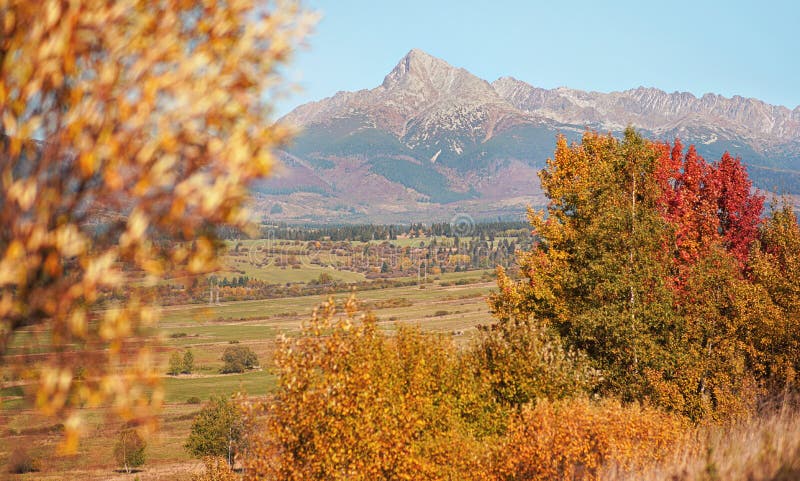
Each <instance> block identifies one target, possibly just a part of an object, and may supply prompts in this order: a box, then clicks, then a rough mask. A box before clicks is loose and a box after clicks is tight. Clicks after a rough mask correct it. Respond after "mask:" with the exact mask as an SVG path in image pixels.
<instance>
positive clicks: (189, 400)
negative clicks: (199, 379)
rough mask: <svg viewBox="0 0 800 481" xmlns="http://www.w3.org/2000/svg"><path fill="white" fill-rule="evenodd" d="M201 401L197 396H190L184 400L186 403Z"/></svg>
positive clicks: (198, 402)
mask: <svg viewBox="0 0 800 481" xmlns="http://www.w3.org/2000/svg"><path fill="white" fill-rule="evenodd" d="M201 402H202V401H201V400H200V398H199V397H197V396H192V397H190V398H189V399H187V400H186V404H200V403H201Z"/></svg>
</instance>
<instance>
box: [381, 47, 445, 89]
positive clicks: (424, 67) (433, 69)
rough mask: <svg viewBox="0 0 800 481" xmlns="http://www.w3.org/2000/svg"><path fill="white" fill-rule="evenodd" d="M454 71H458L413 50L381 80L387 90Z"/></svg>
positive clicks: (428, 55) (442, 61)
mask: <svg viewBox="0 0 800 481" xmlns="http://www.w3.org/2000/svg"><path fill="white" fill-rule="evenodd" d="M456 70H458V69H456V68H455V67H453V66H452V65H450V64H449V63H447V62H445V61H444V60H442V59H439V58H436V57H434V56H433V55H430V54H429V53H427V52H424V51H422V50H419V49H416V48H415V49H412V50H411V51H409V52H408V53H407V54H406V55H405V56H404V57H403V58H402V59H400V62H398V63H397V65H396V66H395V67H394V69H392V71H391V72H389V75H387V76H386V78H384V80H383V86H384V87H385V88H387V89H391V88H393V87H398V86H405V85H407V84H408V83H410V81H412V79H417V80H431V79H434V78H435V77H441V76H447V75H451V74H452V73H453V71H456ZM411 83H413V81H412V82H411Z"/></svg>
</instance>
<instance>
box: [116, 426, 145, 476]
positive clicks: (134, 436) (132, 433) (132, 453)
mask: <svg viewBox="0 0 800 481" xmlns="http://www.w3.org/2000/svg"><path fill="white" fill-rule="evenodd" d="M145 448H147V443H146V442H145V441H144V439H143V438H142V436H141V435H140V434H139V432H138V431H137V430H135V429H123V430H122V431H120V433H119V437H118V438H117V443H116V444H115V445H114V459H115V460H116V461H117V465H119V466H122V467H123V468H124V469H125V472H126V473H130V472H131V469H132V468H138V467H139V466H142V465H143V464H144V461H145Z"/></svg>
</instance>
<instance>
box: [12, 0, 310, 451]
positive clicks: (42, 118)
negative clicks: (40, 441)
mask: <svg viewBox="0 0 800 481" xmlns="http://www.w3.org/2000/svg"><path fill="white" fill-rule="evenodd" d="M312 23H313V18H312V16H310V15H308V14H306V13H304V11H303V10H302V9H301V7H300V6H299V4H298V2H295V1H288V0H287V1H283V2H277V3H273V2H255V1H253V0H230V1H225V2H221V1H215V0H207V1H203V2H195V1H186V0H164V1H161V2H150V1H147V0H122V1H112V0H77V1H70V2H66V1H60V0H46V1H36V2H31V1H30V0H0V29H2V32H1V34H0V119H1V120H2V121H1V122H0V134H1V135H0V226H2V228H1V229H0V359H2V361H0V362H2V367H3V368H4V370H5V371H7V372H9V373H11V374H9V375H13V376H14V377H15V378H17V379H19V378H20V377H24V378H27V379H32V380H35V383H36V384H35V385H36V395H35V398H36V406H37V407H38V408H39V409H40V410H41V411H42V412H44V413H48V414H57V415H60V416H65V417H66V422H65V425H66V433H67V437H66V443H65V444H64V447H65V448H66V449H67V450H68V451H69V450H74V448H75V447H76V440H77V437H76V435H77V433H78V431H79V427H80V418H79V417H78V416H77V415H76V411H75V410H73V408H74V407H78V406H97V405H100V404H103V403H110V404H111V405H112V406H113V407H114V408H115V411H116V412H117V413H118V414H120V415H122V416H123V417H124V418H128V419H130V418H139V419H141V420H143V419H146V418H147V417H148V414H150V413H151V412H152V409H151V408H152V407H153V406H156V405H158V404H159V402H160V399H161V395H160V393H159V390H158V389H157V384H158V383H157V379H158V370H157V366H156V362H155V360H154V353H153V352H152V350H151V349H149V348H148V347H147V343H146V342H145V341H146V339H147V337H148V334H149V332H151V331H149V329H150V328H151V327H152V326H153V325H154V323H155V322H156V320H157V319H158V311H157V309H156V308H155V306H154V302H155V299H153V298H152V295H151V294H150V291H149V288H150V287H152V286H154V285H156V284H157V283H158V282H159V281H160V280H162V279H164V278H165V276H166V275H167V274H169V275H170V276H173V277H190V276H193V275H198V274H202V273H205V272H209V271H210V270H211V269H213V268H214V259H215V234H214V233H215V227H216V226H220V225H225V226H233V227H240V228H241V227H244V226H245V225H246V224H247V221H248V219H249V214H248V213H247V211H246V209H245V206H244V203H245V200H246V197H247V192H248V185H249V184H250V183H251V182H252V181H253V180H254V179H257V178H259V177H262V176H264V175H266V174H267V173H268V172H269V170H270V166H271V165H272V162H273V155H272V149H273V148H274V147H276V146H278V145H280V144H282V143H283V142H285V141H286V140H287V138H288V137H289V135H290V131H289V129H288V128H286V127H283V126H280V125H276V124H274V123H272V122H271V121H270V120H269V119H270V115H271V113H272V112H271V110H272V109H271V106H270V103H269V101H268V100H267V99H268V98H270V97H271V96H274V94H276V93H277V92H278V91H279V90H278V89H280V88H281V86H282V85H283V82H282V80H281V76H280V68H281V65H282V64H284V63H285V62H286V61H287V60H288V59H289V57H290V55H291V53H292V50H293V46H294V45H296V44H297V42H298V41H299V40H300V39H301V38H302V37H303V35H304V34H305V33H306V32H307V30H308V29H309V27H310V25H311V24H312ZM114 290H116V292H118V293H122V294H121V295H117V296H116V299H117V300H116V301H115V302H108V301H107V299H108V298H109V297H110V296H109V294H110V293H112V292H114ZM98 308H102V310H99V309H98ZM34 340H35V341H36V343H37V344H38V346H36V347H35V348H34V347H32V344H33V342H34ZM34 350H35V352H36V355H34V354H33V353H34ZM76 372H80V373H81V375H80V376H76ZM148 393H152V394H148Z"/></svg>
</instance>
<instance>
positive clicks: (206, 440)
mask: <svg viewBox="0 0 800 481" xmlns="http://www.w3.org/2000/svg"><path fill="white" fill-rule="evenodd" d="M243 433H244V426H243V421H242V414H241V411H240V410H239V407H238V406H237V405H236V403H235V402H234V401H233V400H232V399H231V398H229V397H224V396H212V397H211V399H209V402H208V404H206V405H205V406H204V407H203V409H202V410H201V411H200V413H199V414H198V415H197V417H196V418H195V420H194V423H192V431H191V432H190V433H189V438H188V439H187V440H186V444H185V445H184V447H185V448H186V450H187V451H189V453H190V454H192V455H193V456H197V457H201V456H219V457H223V458H225V459H227V460H228V462H230V463H232V462H233V455H234V453H236V452H237V451H238V450H239V449H241V441H242V436H243Z"/></svg>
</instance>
